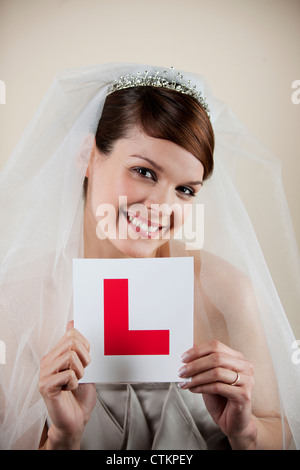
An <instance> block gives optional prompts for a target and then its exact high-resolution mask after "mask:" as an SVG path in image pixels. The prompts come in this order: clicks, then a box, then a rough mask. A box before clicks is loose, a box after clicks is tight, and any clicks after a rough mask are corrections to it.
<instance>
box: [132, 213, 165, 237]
mask: <svg viewBox="0 0 300 470" xmlns="http://www.w3.org/2000/svg"><path fill="white" fill-rule="evenodd" d="M128 220H129V222H131V223H132V224H133V225H135V226H136V227H139V228H141V229H142V230H143V231H144V232H151V233H154V232H157V230H158V229H159V227H152V225H147V224H145V223H144V222H141V221H140V220H139V219H138V218H137V217H133V216H132V215H129V216H128Z"/></svg>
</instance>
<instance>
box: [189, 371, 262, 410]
mask: <svg viewBox="0 0 300 470" xmlns="http://www.w3.org/2000/svg"><path fill="white" fill-rule="evenodd" d="M243 379H245V377H243ZM187 384H189V382H187ZM183 388H188V389H189V390H190V391H191V392H193V393H202V394H209V395H221V396H223V397H224V398H226V399H228V400H231V401H233V402H235V403H237V404H246V403H251V399H252V388H253V386H252V382H251V383H249V380H248V378H246V380H243V384H242V385H241V386H239V387H237V386H232V385H230V384H226V383H223V382H213V383H208V384H204V385H195V386H192V385H191V386H186V387H183Z"/></svg>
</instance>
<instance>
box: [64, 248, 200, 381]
mask: <svg viewBox="0 0 300 470" xmlns="http://www.w3.org/2000/svg"><path fill="white" fill-rule="evenodd" d="M73 289H74V292H73V301H74V326H75V328H77V329H78V330H79V331H80V332H81V333H82V334H83V335H84V336H85V337H86V339H87V340H88V341H89V343H90V347H91V350H90V355H91V363H90V364H89V365H88V367H87V368H86V369H85V374H84V377H83V378H82V379H81V382H86V383H88V382H95V383H97V382H106V383H113V382H123V383H124V382H131V383H133V382H177V381H179V377H178V370H179V368H180V367H181V365H182V363H181V360H180V357H181V355H182V354H183V353H184V352H185V351H186V350H187V349H189V348H191V347H192V346H193V311H194V266H193V258H191V257H187V258H153V259H152V258H146V259H144V258H143V259H74V260H73Z"/></svg>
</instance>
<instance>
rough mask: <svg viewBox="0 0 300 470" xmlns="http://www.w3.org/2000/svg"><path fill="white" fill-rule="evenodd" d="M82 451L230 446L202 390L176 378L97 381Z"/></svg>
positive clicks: (207, 448) (188, 448) (226, 447)
mask: <svg viewBox="0 0 300 470" xmlns="http://www.w3.org/2000/svg"><path fill="white" fill-rule="evenodd" d="M96 388H97V403H96V406H95V408H94V410H93V412H92V415H91V418H90V420H89V422H88V424H87V426H86V428H85V431H84V434H83V437H82V443H81V448H82V449H83V450H98V449H105V450H146V449H148V450H149V449H150V450H159V449H160V450H168V449H172V450H175V449H176V450H214V449H216V450H222V449H224V450H226V449H230V445H229V442H228V440H227V438H226V436H225V435H224V434H223V433H222V432H221V431H220V429H219V427H218V426H217V425H216V424H215V423H214V422H213V420H212V418H211V417H210V415H209V413H208V412H207V410H206V407H205V404H204V401H203V398H202V395H200V394H194V393H191V392H190V391H188V390H182V389H180V388H179V387H178V386H177V385H176V384H174V383H171V384H169V383H146V384H117V385H116V384H97V385H96Z"/></svg>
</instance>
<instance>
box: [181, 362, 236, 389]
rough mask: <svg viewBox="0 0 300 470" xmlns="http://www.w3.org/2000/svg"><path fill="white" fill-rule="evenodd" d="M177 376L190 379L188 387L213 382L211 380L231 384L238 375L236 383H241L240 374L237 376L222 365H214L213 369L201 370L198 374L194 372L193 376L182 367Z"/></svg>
mask: <svg viewBox="0 0 300 470" xmlns="http://www.w3.org/2000/svg"><path fill="white" fill-rule="evenodd" d="M178 375H179V377H181V378H189V379H190V381H189V382H190V387H194V386H196V385H204V384H208V383H213V382H223V383H225V384H229V385H231V384H233V383H234V382H235V381H236V379H237V377H239V381H238V383H237V385H239V386H240V385H241V384H242V383H241V376H240V375H238V376H237V372H236V371H233V370H230V369H224V368H222V367H215V368H213V369H210V370H207V371H205V372H202V373H200V374H196V375H194V376H191V375H190V374H189V371H187V370H186V368H183V370H180V371H179V374H178Z"/></svg>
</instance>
